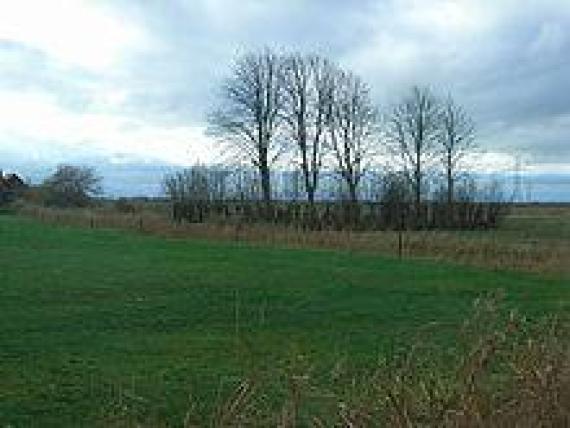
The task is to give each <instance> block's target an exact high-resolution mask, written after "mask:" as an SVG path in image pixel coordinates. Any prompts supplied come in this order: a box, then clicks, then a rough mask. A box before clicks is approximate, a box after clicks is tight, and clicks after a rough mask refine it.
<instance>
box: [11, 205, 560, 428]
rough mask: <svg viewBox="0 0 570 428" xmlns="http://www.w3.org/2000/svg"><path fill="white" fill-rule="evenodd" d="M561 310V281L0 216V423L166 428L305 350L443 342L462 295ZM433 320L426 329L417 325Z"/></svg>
mask: <svg viewBox="0 0 570 428" xmlns="http://www.w3.org/2000/svg"><path fill="white" fill-rule="evenodd" d="M497 289H502V290H504V291H505V295H506V302H507V304H508V305H511V306H513V307H517V308H520V309H521V310H523V311H525V313H528V314H530V315H531V316H533V315H541V314H545V313H552V312H555V313H558V312H560V313H567V311H568V309H570V287H569V284H568V283H567V281H565V280H564V279H563V278H560V279H556V278H554V279H553V278H549V279H545V278H542V277H539V276H535V275H528V274H522V273H512V272H511V273H507V272H493V271H485V270H477V269H474V268H465V267H457V266H453V265H452V264H436V263H434V262H427V261H426V262H424V261H398V260H395V259H390V258H381V257H373V256H370V255H363V254H354V253H348V252H340V251H336V252H335V251H324V250H322V251H317V250H314V251H309V250H286V249H270V248H262V247H253V246H246V245H243V244H239V243H215V242H206V241H188V240H166V239H162V238H158V237H149V236H142V235H138V234H135V233H128V232H117V231H106V230H87V229H78V228H66V227H53V226H48V225H45V224H40V223H37V222H34V221H32V220H26V219H22V218H18V217H15V216H11V215H0V326H1V328H0V426H2V427H3V426H8V425H11V426H17V427H19V426H29V425H34V426H42V427H44V426H66V425H68V426H80V425H82V424H84V425H90V424H92V423H95V421H100V420H102V418H104V416H105V415H106V414H107V413H113V412H115V413H116V412H121V411H125V412H131V411H132V412H137V411H139V410H138V409H143V410H141V411H149V409H152V411H153V412H156V414H157V415H158V416H159V417H160V418H161V419H162V420H166V421H168V422H169V423H171V424H173V425H176V424H180V423H181V421H182V420H183V417H184V413H185V412H186V411H187V410H188V407H189V396H193V397H196V398H197V399H198V402H199V403H201V404H200V405H201V406H204V408H205V409H204V411H206V410H207V409H206V408H207V407H208V406H210V405H212V404H213V403H215V402H216V400H217V397H218V394H219V391H220V390H223V389H224V387H225V385H228V384H231V383H232V382H235V379H237V378H238V377H239V376H242V375H243V374H244V373H247V372H248V371H251V370H263V368H264V367H270V366H275V365H278V364H280V362H281V361H283V359H284V358H285V359H286V358H287V356H288V355H292V354H294V353H296V352H303V353H304V354H306V355H309V356H310V357H311V358H312V359H313V360H315V361H319V362H320V363H322V364H327V363H330V362H333V361H335V360H337V359H339V358H342V357H343V356H346V355H347V354H349V355H350V356H351V361H352V362H353V364H356V365H362V366H366V365H370V364H373V363H374V361H375V360H376V359H377V358H378V356H379V355H382V354H384V353H387V352H390V350H391V349H394V348H397V347H398V346H400V345H402V344H405V343H409V342H410V341H413V340H417V338H418V337H420V338H421V337H422V335H423V334H424V333H422V332H424V331H425V329H430V331H434V332H435V334H434V335H433V340H435V341H436V342H437V343H438V344H440V346H441V347H446V346H449V345H450V344H451V341H453V340H454V338H453V335H452V334H451V333H450V331H451V326H453V325H455V324H457V323H459V322H460V321H461V320H462V319H463V317H464V316H465V315H466V313H468V312H469V308H470V307H471V305H472V302H473V300H474V299H475V298H476V297H477V296H480V295H481V294H483V293H486V292H489V291H493V290H497ZM431 323H436V324H431Z"/></svg>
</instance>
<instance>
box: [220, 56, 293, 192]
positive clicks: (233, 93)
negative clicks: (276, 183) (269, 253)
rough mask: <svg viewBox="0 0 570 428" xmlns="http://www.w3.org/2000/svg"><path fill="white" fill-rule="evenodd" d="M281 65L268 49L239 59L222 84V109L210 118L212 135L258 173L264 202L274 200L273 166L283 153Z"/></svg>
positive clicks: (278, 58) (278, 57) (279, 60)
mask: <svg viewBox="0 0 570 428" xmlns="http://www.w3.org/2000/svg"><path fill="white" fill-rule="evenodd" d="M282 62H283V61H282V59H281V57H280V56H278V55H276V54H275V53H273V52H271V51H270V50H269V49H265V50H263V51H261V52H256V53H248V54H246V55H243V56H241V57H239V58H238V59H237V60H236V62H235V64H234V66H233V69H232V73H231V75H230V77H229V78H227V79H226V81H225V82H224V84H223V85H222V94H221V95H222V100H221V107H220V109H219V110H217V111H216V112H215V113H213V114H212V115H211V116H210V118H209V119H210V120H209V122H210V127H209V131H210V133H211V134H213V135H215V136H216V137H217V138H219V139H220V140H221V141H222V142H224V143H226V147H227V148H229V150H230V152H231V153H232V154H233V155H234V156H237V157H241V158H246V159H247V160H248V161H249V162H250V163H251V164H252V165H253V166H254V168H256V169H257V170H258V171H259V176H260V180H261V190H262V196H263V200H264V201H265V202H270V201H271V174H270V170H271V165H272V164H273V162H274V161H275V160H276V159H277V158H278V157H279V155H280V154H281V153H282V152H283V146H282V144H281V139H280V138H278V135H277V133H278V132H279V129H280V124H281V121H282V108H283V89H282V82H283V79H282V72H283V65H282Z"/></svg>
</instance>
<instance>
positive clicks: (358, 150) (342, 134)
mask: <svg viewBox="0 0 570 428" xmlns="http://www.w3.org/2000/svg"><path fill="white" fill-rule="evenodd" d="M328 106H329V111H328V114H327V131H328V139H329V145H330V150H331V153H332V157H333V158H334V162H335V166H336V169H337V171H338V173H339V174H340V176H341V178H342V180H343V181H344V184H345V185H346V187H347V190H348V193H349V198H350V200H351V202H353V203H356V202H357V200H358V186H359V184H360V181H361V179H362V177H363V176H364V175H365V173H366V171H367V168H368V167H369V166H370V164H371V162H372V160H373V158H374V154H375V152H376V151H377V149H378V147H377V143H378V123H379V115H378V111H377V109H376V107H375V106H374V104H373V103H372V101H371V99H370V90H369V88H368V86H367V85H366V84H365V83H364V82H363V81H362V80H361V79H360V78H359V77H357V76H355V75H353V74H352V73H348V72H344V71H340V70H338V71H336V72H335V73H334V76H333V79H332V84H331V85H330V103H329V104H328Z"/></svg>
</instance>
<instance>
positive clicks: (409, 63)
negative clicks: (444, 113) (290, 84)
mask: <svg viewBox="0 0 570 428" xmlns="http://www.w3.org/2000/svg"><path fill="white" fill-rule="evenodd" d="M413 3H414V2H409V1H406V0H386V1H382V0H377V1H374V0H362V1H345V0H314V1H304V0H291V1H286V2H284V1H277V0H267V1H261V0H243V1H235V0H209V1H208V0H186V1H183V0H170V1H158V0H155V1H152V0H151V1H145V2H140V1H136V0H107V5H108V6H109V7H112V8H114V9H116V10H117V12H118V13H119V14H120V15H121V16H122V17H123V18H124V19H125V20H128V21H132V22H134V23H136V24H137V25H139V26H140V27H141V28H143V29H144V31H145V32H146V33H147V34H148V36H149V38H150V40H151V43H150V44H149V46H146V47H145V48H144V49H140V50H137V51H136V52H133V53H132V55H129V56H126V57H125V58H123V61H122V62H121V63H120V64H119V65H118V66H117V68H116V69H115V70H113V71H112V72H111V73H109V74H108V75H100V76H95V75H89V74H86V73H85V72H82V71H80V70H73V71H68V70H66V71H63V70H61V69H59V68H58V66H57V64H54V63H53V62H51V60H50V59H49V58H45V57H44V56H43V54H41V53H39V52H35V51H32V50H25V49H24V48H23V47H21V46H6V45H5V44H0V55H1V58H2V59H3V60H2V62H0V85H2V86H10V87H22V88H23V87H25V88H28V89H30V90H46V91H50V92H51V93H54V94H57V96H58V99H59V101H60V102H61V103H62V104H63V105H65V106H67V107H68V108H70V109H74V110H82V109H86V110H89V109H94V108H98V106H97V103H96V102H95V101H94V100H93V98H92V96H93V93H95V92H97V89H98V88H107V89H109V90H121V91H124V92H125V94H126V98H125V100H124V102H123V103H122V104H121V105H118V106H114V107H113V108H114V109H115V110H113V111H112V113H117V114H122V115H131V116H133V117H137V118H139V119H143V120H145V121H147V122H152V123H155V124H158V125H161V126H170V125H174V124H197V125H199V124H203V122H204V120H205V115H206V113H207V112H208V111H209V110H210V109H211V107H212V104H213V103H214V102H215V94H216V90H217V86H218V84H219V81H220V79H221V78H222V77H223V76H224V74H225V73H226V71H227V68H228V66H229V64H230V62H231V60H232V58H233V56H234V55H235V53H236V52H239V51H240V50H244V49H250V48H257V47H261V46H271V47H275V48H289V49H299V50H305V51H318V52H322V53H323V54H326V55H328V56H330V57H332V58H333V59H335V60H338V61H339V62H341V63H342V64H344V65H346V66H348V67H351V68H353V69H354V71H355V72H357V73H360V74H362V75H363V76H364V77H365V78H366V80H368V81H369V83H370V84H371V86H372V88H373V90H374V94H375V96H376V98H377V101H378V103H379V104H380V105H381V106H383V107H386V106H388V105H390V104H391V103H392V102H394V101H395V100H397V99H398V96H399V95H400V94H401V93H402V92H403V91H404V90H406V89H407V88H408V86H409V85H411V84H413V83H420V84H430V85H432V86H434V87H435V88H437V89H438V90H441V91H442V92H446V91H450V92H452V93H454V94H455V95H456V97H457V98H458V99H459V100H460V101H461V102H462V103H464V104H465V106H466V107H467V109H469V110H470V111H472V112H473V115H474V116H475V119H476V121H477V123H478V126H479V135H480V137H481V140H482V143H483V144H485V145H487V146H488V148H489V149H495V148H497V149H509V150H511V149H516V150H521V151H527V152H528V153H530V154H532V155H533V157H535V158H536V159H537V162H538V161H544V162H546V161H549V162H550V161H556V160H558V162H560V163H570V142H569V141H568V139H569V138H568V136H569V135H570V124H569V122H568V117H570V99H568V96H567V94H568V93H570V78H569V77H568V76H570V56H569V55H568V54H569V53H570V30H569V29H570V3H569V2H568V1H566V0H558V1H556V0H543V1H540V0H527V1H515V0H504V1H501V2H497V1H494V2H493V1H491V0H479V1H474V2H466V3H468V4H475V5H478V6H480V7H481V8H483V9H485V10H486V11H487V12H489V17H488V19H489V22H488V23H487V22H483V23H482V24H484V25H483V26H485V25H487V24H488V25H487V26H486V27H485V30H482V31H479V32H477V31H475V32H474V34H473V35H470V34H469V31H468V29H466V30H465V31H458V32H457V33H455V34H450V35H448V36H447V37H446V35H445V34H444V35H443V36H442V37H437V35H433V34H431V32H430V28H429V26H423V27H421V28H418V27H416V26H414V23H411V22H410V21H409V19H407V12H408V8H409V7H411V6H410V5H411V4H413ZM416 3H417V4H427V5H428V6H429V3H430V2H429V1H428V0H425V1H424V2H416ZM431 3H432V4H435V3H436V1H435V0H432V1H431ZM428 9H429V8H428ZM420 19H421V17H420ZM440 36H441V35H440Z"/></svg>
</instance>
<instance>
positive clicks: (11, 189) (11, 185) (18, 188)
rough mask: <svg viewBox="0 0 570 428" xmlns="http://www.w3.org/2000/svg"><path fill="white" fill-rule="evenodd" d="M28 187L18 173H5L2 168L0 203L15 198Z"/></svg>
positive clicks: (0, 173)
mask: <svg viewBox="0 0 570 428" xmlns="http://www.w3.org/2000/svg"><path fill="white" fill-rule="evenodd" d="M27 187H28V186H27V184H26V183H25V182H24V180H22V179H21V178H20V177H19V176H18V175H17V174H7V175H4V173H3V172H2V171H1V170H0V204H2V203H5V202H10V201H12V200H14V199H15V198H16V197H17V196H18V194H19V193H21V192H22V191H23V190H25V189H26V188H27Z"/></svg>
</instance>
